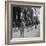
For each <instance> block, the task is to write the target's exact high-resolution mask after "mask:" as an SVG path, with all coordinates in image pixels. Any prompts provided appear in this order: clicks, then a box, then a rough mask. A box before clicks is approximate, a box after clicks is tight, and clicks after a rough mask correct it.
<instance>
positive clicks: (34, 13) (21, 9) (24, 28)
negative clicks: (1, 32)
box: [5, 1, 45, 45]
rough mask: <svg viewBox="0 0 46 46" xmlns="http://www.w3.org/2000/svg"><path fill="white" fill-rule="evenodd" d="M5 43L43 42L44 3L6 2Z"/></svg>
mask: <svg viewBox="0 0 46 46" xmlns="http://www.w3.org/2000/svg"><path fill="white" fill-rule="evenodd" d="M5 9H6V16H5V21H6V23H5V29H6V31H5V33H6V35H5V38H6V44H10V45H11V44H12V45H13V44H28V43H40V42H41V43H42V42H45V3H43V2H21V1H20V2H19V1H15V2H14V1H9V2H6V8H5Z"/></svg>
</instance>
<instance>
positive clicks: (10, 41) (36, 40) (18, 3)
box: [5, 1, 45, 45]
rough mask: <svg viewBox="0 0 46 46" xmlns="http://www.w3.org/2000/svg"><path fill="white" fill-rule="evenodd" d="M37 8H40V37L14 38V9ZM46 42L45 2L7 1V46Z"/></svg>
mask: <svg viewBox="0 0 46 46" xmlns="http://www.w3.org/2000/svg"><path fill="white" fill-rule="evenodd" d="M16 6H18V7H20V6H21V7H33V8H34V7H36V8H40V36H39V37H29V38H12V26H13V25H12V24H13V21H12V20H13V18H12V17H13V16H12V15H13V13H12V12H13V7H16ZM42 42H45V3H44V2H23V1H6V2H5V44H7V45H14V44H30V43H42Z"/></svg>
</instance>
